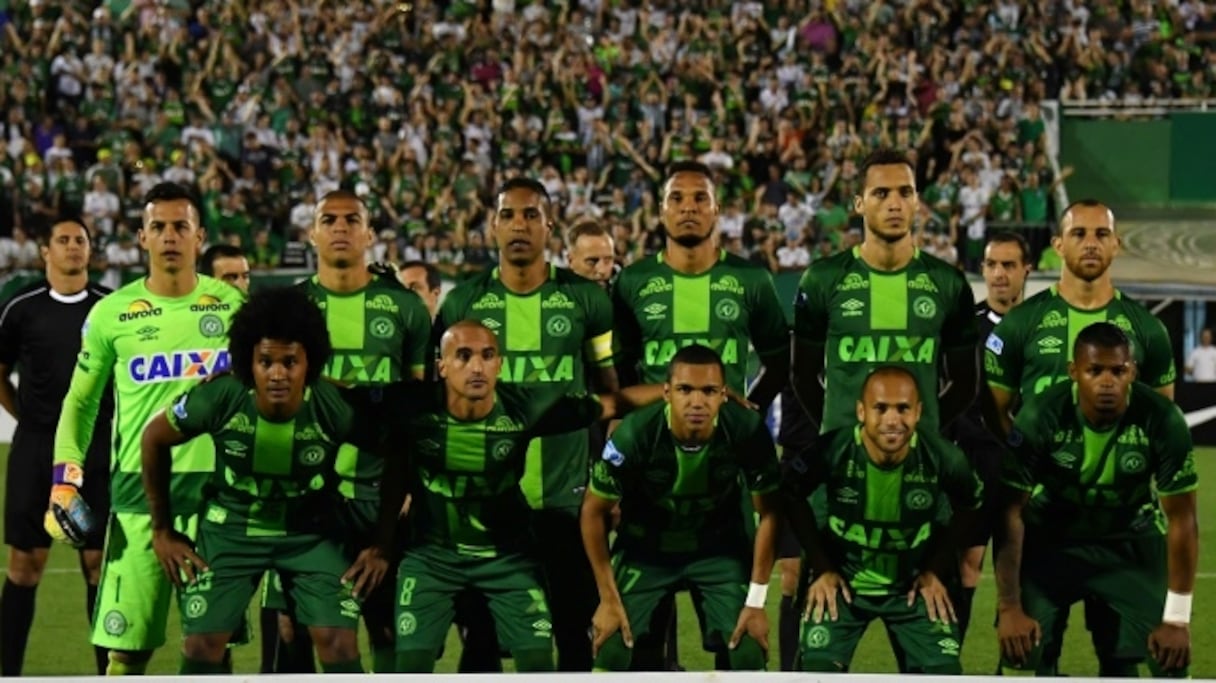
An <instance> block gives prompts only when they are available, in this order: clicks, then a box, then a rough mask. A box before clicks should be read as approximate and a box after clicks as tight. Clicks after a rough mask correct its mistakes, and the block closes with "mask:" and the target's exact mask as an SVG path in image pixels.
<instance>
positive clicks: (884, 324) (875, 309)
mask: <svg viewBox="0 0 1216 683" xmlns="http://www.w3.org/2000/svg"><path fill="white" fill-rule="evenodd" d="M870 327H871V328H872V329H875V330H907V329H908V275H907V273H897V274H894V275H887V274H883V273H875V272H871V273H870Z"/></svg>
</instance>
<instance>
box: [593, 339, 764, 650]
mask: <svg viewBox="0 0 1216 683" xmlns="http://www.w3.org/2000/svg"><path fill="white" fill-rule="evenodd" d="M664 387H665V388H664V398H665V399H666V403H665V404H661V405H655V406H652V407H649V408H645V409H643V410H641V411H639V412H637V413H634V414H632V415H629V416H628V417H626V418H625V419H624V420H623V421H622V422H621V424H620V425H619V426H618V427H617V429H616V431H615V432H613V434H612V438H611V439H610V440H609V441H608V444H607V445H606V446H605V447H604V457H603V459H602V460H599V461H597V462H596V463H595V466H594V467H593V469H592V474H591V484H590V486H589V487H588V489H587V493H586V497H585V498H584V501H583V510H582V520H581V522H582V530H583V546H584V547H585V548H586V550H587V556H588V558H589V559H590V560H591V567H592V569H593V570H594V572H595V580H596V584H597V585H598V587H599V592H600V605H599V609H597V610H596V613H595V618H594V621H593V622H592V631H593V637H594V642H593V645H592V647H593V649H594V650H595V652H596V658H595V669H596V670H598V671H604V670H609V671H628V670H629V666H630V663H631V660H632V657H633V652H632V648H633V639H634V636H635V635H637V636H639V637H640V636H641V635H643V634H644V633H645V629H647V628H648V627H649V624H650V623H651V616H652V613H653V612H654V610H655V607H656V606H657V605H658V604H659V603H660V601H662V600H663V599H664V598H665V597H667V595H669V594H670V593H674V592H675V591H678V590H681V589H684V588H688V589H690V590H691V591H692V594H693V596H694V599H696V600H699V601H700V602H701V607H702V608H703V609H704V612H705V628H706V629H707V631H708V633H706V634H705V635H709V634H711V633H715V632H716V633H717V635H719V636H720V637H721V638H722V641H723V642H727V643H729V648H730V649H729V652H730V655H729V656H730V665H731V668H732V669H734V670H760V669H763V668H764V660H765V655H766V654H767V651H768V620H767V617H766V615H765V611H764V607H765V596H766V593H767V590H768V580H769V577H770V576H771V575H772V571H773V562H774V558H773V555H774V545H775V542H776V535H777V518H776V513H775V506H774V504H773V501H772V494H773V493H774V492H775V491H776V490H777V486H778V483H779V473H778V469H777V455H776V451H775V449H774V448H773V441H772V437H771V436H769V432H768V428H767V427H766V426H765V425H764V419H763V418H762V417H761V416H760V414H759V413H756V412H755V411H752V410H749V409H747V408H744V407H743V406H741V405H739V404H736V403H727V391H726V380H725V370H724V368H723V366H722V361H721V359H720V358H719V357H718V354H717V353H715V352H714V351H713V350H711V349H709V348H707V347H704V346H697V345H693V346H686V347H684V348H683V349H680V351H678V352H677V353H676V355H675V356H674V357H673V358H672V360H671V365H670V366H669V368H668V375H667V383H666V385H664ZM741 474H742V480H741V479H740V475H741ZM741 481H742V483H743V484H744V485H746V486H747V489H748V491H749V492H750V493H751V496H752V501H753V504H754V505H755V509H756V511H757V512H758V513H759V514H760V524H759V526H758V528H757V530H756V538H755V541H754V547H753V542H752V541H751V540H750V539H748V536H747V532H746V530H745V529H744V525H743V517H742V515H740V514H739V500H740V498H741V496H742V492H741V491H740V489H739V487H740V483H741ZM618 501H619V502H620V509H621V521H620V525H619V526H618V527H617V535H616V542H615V544H614V546H613V548H612V554H611V559H609V552H608V527H607V523H606V521H605V520H606V519H607V518H608V515H609V514H611V512H612V508H613V507H614V506H615V505H616V504H617V502H618ZM749 574H750V576H751V582H752V583H751V588H750V589H748V588H747V587H746V585H747V582H748V576H749ZM631 625H632V628H637V629H639V630H638V631H636V632H634V631H631Z"/></svg>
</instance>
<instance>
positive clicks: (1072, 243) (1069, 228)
mask: <svg viewBox="0 0 1216 683" xmlns="http://www.w3.org/2000/svg"><path fill="white" fill-rule="evenodd" d="M1051 243H1052V246H1054V247H1055V249H1056V251H1057V252H1058V253H1059V254H1060V258H1061V260H1063V261H1064V267H1065V268H1067V269H1068V272H1070V273H1072V274H1073V275H1075V276H1077V277H1078V278H1080V279H1082V280H1085V281H1086V282H1093V281H1094V280H1097V279H1098V278H1100V277H1102V276H1103V275H1104V274H1105V273H1106V271H1107V270H1108V269H1109V268H1110V264H1111V261H1114V260H1115V255H1117V254H1118V253H1119V247H1120V240H1119V236H1118V235H1117V234H1115V216H1114V214H1112V213H1111V211H1110V209H1108V208H1106V207H1105V206H1074V207H1073V208H1072V210H1071V211H1069V212H1068V213H1066V214H1064V217H1063V218H1062V219H1061V220H1060V234H1059V235H1058V236H1057V237H1053V238H1052V240H1051Z"/></svg>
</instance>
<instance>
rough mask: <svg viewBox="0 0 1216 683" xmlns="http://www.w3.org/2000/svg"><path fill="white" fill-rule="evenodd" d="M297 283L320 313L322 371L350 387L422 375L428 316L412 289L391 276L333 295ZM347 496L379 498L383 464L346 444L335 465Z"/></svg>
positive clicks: (312, 285) (308, 283)
mask: <svg viewBox="0 0 1216 683" xmlns="http://www.w3.org/2000/svg"><path fill="white" fill-rule="evenodd" d="M298 286H300V287H303V288H304V290H305V291H307V292H308V295H309V297H311V298H312V300H313V301H314V302H316V304H317V307H318V308H320V309H321V312H322V313H324V314H325V325H326V327H328V328H329V341H330V344H331V345H332V346H333V350H334V352H333V356H332V357H331V358H330V360H329V363H328V364H327V365H326V366H325V370H324V371H323V374H324V375H325V376H326V377H329V378H330V379H333V380H335V381H337V382H341V383H343V384H348V385H351V386H377V385H385V384H389V383H392V382H399V381H403V380H406V379H409V378H410V377H411V376H413V377H416V378H422V377H424V376H425V374H426V368H427V362H428V360H429V358H430V355H429V353H430V352H429V349H430V338H431V315H430V313H429V312H428V311H427V309H426V304H424V303H423V302H422V299H421V298H420V297H419V296H418V295H417V294H415V293H414V292H412V291H410V290H408V289H406V288H405V287H403V286H401V284H400V283H399V282H397V281H396V280H395V279H392V278H388V277H381V276H375V277H373V278H372V280H371V282H370V283H368V285H367V286H366V287H364V288H363V289H360V290H359V291H357V292H352V293H350V294H338V293H335V292H331V291H329V290H328V289H325V288H324V287H322V286H321V284H320V282H318V281H317V277H316V276H313V277H311V278H309V279H308V280H305V281H304V282H301V283H300V284H299V285H298ZM336 468H337V471H338V474H339V475H340V476H341V478H342V482H341V483H340V484H339V485H338V488H339V491H341V493H342V495H343V496H346V497H347V498H355V499H358V500H375V499H377V498H378V497H379V485H380V476H381V474H382V473H383V472H384V463H383V461H382V460H381V459H380V457H379V456H377V455H376V454H374V453H369V452H367V451H362V450H360V449H358V448H356V447H354V446H353V445H350V444H347V445H346V446H344V447H343V448H342V449H341V450H340V451H339V452H338V461H337V464H336Z"/></svg>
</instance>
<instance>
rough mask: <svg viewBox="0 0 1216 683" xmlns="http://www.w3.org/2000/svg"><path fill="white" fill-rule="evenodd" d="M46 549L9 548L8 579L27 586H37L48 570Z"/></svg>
mask: <svg viewBox="0 0 1216 683" xmlns="http://www.w3.org/2000/svg"><path fill="white" fill-rule="evenodd" d="M46 557H47V555H46V551H45V550H43V551H42V552H38V551H36V550H35V551H27V550H17V549H16V548H9V553H8V580H9V581H12V582H13V583H15V584H17V585H18V586H23V587H26V588H29V587H32V586H37V585H38V583H39V582H40V581H42V573H43V571H45V570H46Z"/></svg>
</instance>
